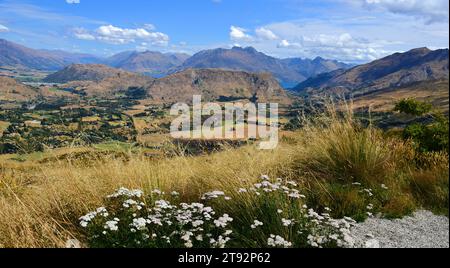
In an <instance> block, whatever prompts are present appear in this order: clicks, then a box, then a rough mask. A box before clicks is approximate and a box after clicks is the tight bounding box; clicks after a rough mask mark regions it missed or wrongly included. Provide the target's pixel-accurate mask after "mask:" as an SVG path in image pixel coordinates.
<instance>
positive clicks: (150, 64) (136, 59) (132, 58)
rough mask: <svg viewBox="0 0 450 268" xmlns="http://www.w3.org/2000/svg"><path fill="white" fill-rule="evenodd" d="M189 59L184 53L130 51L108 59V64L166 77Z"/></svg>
mask: <svg viewBox="0 0 450 268" xmlns="http://www.w3.org/2000/svg"><path fill="white" fill-rule="evenodd" d="M187 58H189V55H187V54H183V53H161V52H153V51H145V52H136V51H128V52H122V53H119V54H116V55H114V56H112V57H110V58H108V59H106V63H107V64H108V65H110V66H113V67H116V68H121V69H124V70H127V71H132V72H138V73H145V74H148V75H151V76H154V77H160V76H164V75H166V74H167V73H168V72H169V71H170V70H171V69H173V68H175V67H177V66H180V65H181V64H183V62H184V61H185V60H186V59H187Z"/></svg>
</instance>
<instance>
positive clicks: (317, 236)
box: [306, 209, 356, 248]
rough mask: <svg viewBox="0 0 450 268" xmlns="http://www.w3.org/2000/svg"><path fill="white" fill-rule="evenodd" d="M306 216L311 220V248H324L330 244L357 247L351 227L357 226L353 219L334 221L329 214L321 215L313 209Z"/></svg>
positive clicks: (309, 236)
mask: <svg viewBox="0 0 450 268" xmlns="http://www.w3.org/2000/svg"><path fill="white" fill-rule="evenodd" d="M306 216H307V217H308V218H309V220H310V222H309V224H310V225H309V226H308V229H309V231H310V234H309V235H308V244H309V245H310V246H311V247H317V248H322V247H324V245H329V244H335V245H336V246H337V247H345V248H351V247H354V246H355V239H354V238H353V237H352V236H351V232H350V229H351V227H352V226H354V225H355V224H356V222H355V221H354V220H353V219H351V218H349V217H345V218H343V219H333V218H331V217H330V215H329V214H328V213H322V214H319V213H317V212H315V211H314V210H313V209H309V210H308V213H307V215H306Z"/></svg>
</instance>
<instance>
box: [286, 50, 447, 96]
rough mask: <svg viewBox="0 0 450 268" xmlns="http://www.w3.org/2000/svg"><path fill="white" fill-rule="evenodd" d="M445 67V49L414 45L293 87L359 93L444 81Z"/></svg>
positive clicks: (316, 90) (307, 90) (296, 88)
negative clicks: (408, 48) (406, 50)
mask: <svg viewBox="0 0 450 268" xmlns="http://www.w3.org/2000/svg"><path fill="white" fill-rule="evenodd" d="M448 67H449V50H448V49H438V50H430V49H428V48H416V49H413V50H410V51H408V52H405V53H395V54H393V55H390V56H387V57H385V58H382V59H379V60H376V61H373V62H371V63H368V64H364V65H359V66H356V67H354V68H351V69H349V70H337V71H334V72H329V73H325V74H321V75H318V76H316V77H313V78H310V79H308V80H306V81H304V82H302V83H300V84H299V85H297V86H296V87H295V88H294V90H295V91H297V92H300V93H302V92H309V93H314V92H316V93H317V92H332V91H340V92H342V93H352V94H354V95H361V94H366V93H369V92H373V91H377V90H383V89H390V88H398V87H402V86H406V85H409V84H413V83H417V82H422V81H433V80H434V81H436V80H447V81H448V79H449V68H448Z"/></svg>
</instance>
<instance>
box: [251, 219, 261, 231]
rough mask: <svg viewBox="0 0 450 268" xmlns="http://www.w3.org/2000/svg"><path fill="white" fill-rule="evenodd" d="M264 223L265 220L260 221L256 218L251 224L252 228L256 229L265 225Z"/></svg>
mask: <svg viewBox="0 0 450 268" xmlns="http://www.w3.org/2000/svg"><path fill="white" fill-rule="evenodd" d="M263 225H264V223H263V222H260V221H258V220H255V221H253V224H252V225H251V226H250V228H252V229H256V228H258V227H259V226H263Z"/></svg>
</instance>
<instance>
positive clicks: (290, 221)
mask: <svg viewBox="0 0 450 268" xmlns="http://www.w3.org/2000/svg"><path fill="white" fill-rule="evenodd" d="M297 188H298V184H297V183H296V182H294V181H284V180H283V179H276V180H275V181H273V182H272V181H271V180H270V178H269V177H268V176H265V175H263V176H262V177H261V182H259V183H256V184H255V185H254V186H253V187H251V188H250V189H249V190H246V191H244V190H242V189H240V190H239V191H238V192H239V193H242V194H245V193H248V194H251V193H259V194H257V195H258V196H262V195H264V194H270V193H278V194H282V195H285V196H286V197H287V198H288V199H287V200H285V201H284V202H287V204H297V208H296V213H295V214H294V215H295V217H294V218H292V217H287V216H288V215H289V214H290V211H289V209H286V207H283V208H284V209H281V208H279V209H277V211H276V212H277V214H278V215H279V216H280V226H281V227H282V228H289V232H292V231H293V232H295V233H296V235H297V236H298V237H296V236H293V237H292V238H291V239H293V240H294V241H292V242H288V241H286V240H285V239H284V238H283V237H282V236H279V235H273V234H272V235H270V236H269V238H268V241H267V245H268V246H270V247H292V245H293V242H295V241H297V240H296V239H300V238H299V237H303V238H301V239H306V241H304V240H303V242H299V243H306V244H307V245H309V246H311V247H318V248H321V247H328V246H337V247H353V246H354V245H355V242H354V239H353V237H352V236H351V235H350V228H351V226H352V225H353V224H355V221H354V220H352V219H350V218H344V219H339V220H338V219H333V218H332V217H331V216H330V214H329V213H330V212H331V209H330V208H328V207H325V208H324V211H325V213H321V214H319V213H317V212H316V211H314V209H309V208H308V206H307V205H306V204H302V200H303V199H305V198H306V196H305V195H303V194H301V192H300V191H299V190H298V189H297ZM285 205H286V204H285ZM263 225H264V223H263V222H261V221H259V220H255V221H254V222H253V224H252V225H251V226H250V227H251V228H252V229H257V228H258V227H259V226H263Z"/></svg>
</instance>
